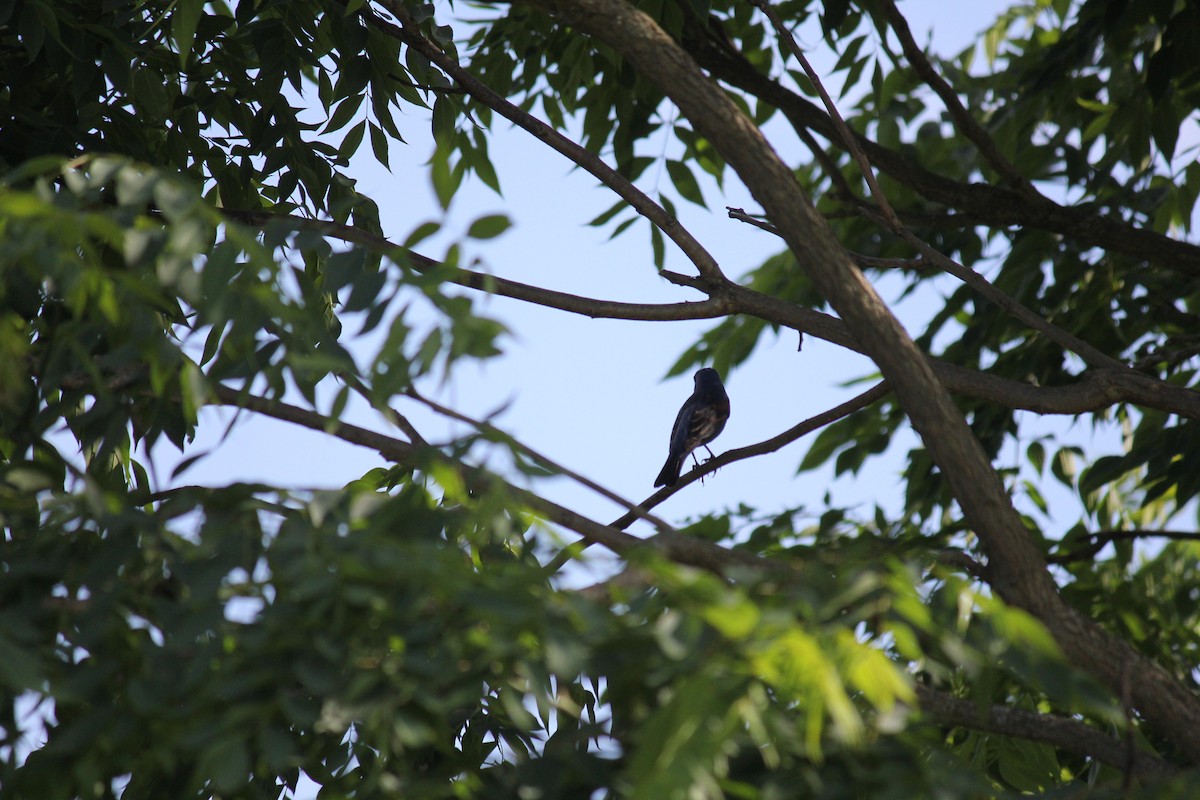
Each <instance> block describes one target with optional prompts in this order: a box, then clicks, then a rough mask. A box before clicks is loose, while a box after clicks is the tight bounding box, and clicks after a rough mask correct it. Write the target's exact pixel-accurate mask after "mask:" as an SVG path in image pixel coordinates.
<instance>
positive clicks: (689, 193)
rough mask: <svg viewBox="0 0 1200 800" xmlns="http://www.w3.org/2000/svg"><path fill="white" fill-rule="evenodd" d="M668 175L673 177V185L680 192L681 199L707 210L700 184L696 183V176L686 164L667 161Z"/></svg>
mask: <svg viewBox="0 0 1200 800" xmlns="http://www.w3.org/2000/svg"><path fill="white" fill-rule="evenodd" d="M667 174H668V175H670V176H671V183H673V184H675V190H676V191H677V192H679V196H680V197H682V198H683V199H685V200H690V201H692V202H693V203H695V204H696V205H698V206H701V207H704V208H707V206H706V205H705V204H704V195H703V194H702V193H701V192H700V184H698V183H696V176H695V175H693V174H692V171H691V170H690V169H688V166H687V165H686V164H684V163H683V162H681V161H674V160H672V159H667Z"/></svg>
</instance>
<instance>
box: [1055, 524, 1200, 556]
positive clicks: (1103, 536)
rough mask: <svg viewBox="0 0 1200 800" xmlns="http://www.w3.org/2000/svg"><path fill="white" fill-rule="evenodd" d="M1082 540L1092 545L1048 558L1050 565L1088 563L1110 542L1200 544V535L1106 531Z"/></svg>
mask: <svg viewBox="0 0 1200 800" xmlns="http://www.w3.org/2000/svg"><path fill="white" fill-rule="evenodd" d="M1081 538H1084V539H1091V540H1092V542H1091V543H1090V544H1086V545H1083V546H1082V547H1078V548H1076V549H1074V550H1068V551H1067V552H1065V553H1055V554H1054V555H1049V556H1047V557H1046V562H1047V563H1048V564H1066V563H1068V562H1071V561H1086V560H1087V559H1089V558H1092V557H1093V556H1095V555H1096V554H1097V553H1099V552H1100V551H1101V550H1103V549H1104V548H1105V546H1106V545H1108V544H1109V543H1110V542H1125V541H1131V540H1134V539H1170V540H1172V541H1176V542H1200V533H1193V532H1190V531H1156V530H1147V529H1143V528H1137V529H1134V530H1105V531H1096V532H1094V533H1085V534H1084V535H1083V536H1082V537H1081Z"/></svg>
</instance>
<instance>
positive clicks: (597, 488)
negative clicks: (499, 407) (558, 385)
mask: <svg viewBox="0 0 1200 800" xmlns="http://www.w3.org/2000/svg"><path fill="white" fill-rule="evenodd" d="M404 393H405V395H407V396H408V397H411V398H412V399H413V400H416V401H417V402H418V403H421V404H423V405H424V406H426V407H427V408H429V409H432V410H433V411H435V412H437V413H438V414H441V415H442V416H445V417H449V418H450V419H453V420H457V421H459V422H464V423H466V424H467V425H470V426H471V427H473V428H475V429H476V430H478V431H480V432H482V433H485V434H487V435H488V436H491V437H493V438H495V439H498V440H502V441H504V442H505V443H506V444H508V445H509V446H510V447H513V448H515V449H517V450H519V451H520V452H521V453H523V454H524V455H525V456H526V457H528V458H530V459H532V460H533V461H535V462H539V463H541V464H545V465H546V466H548V467H549V468H550V469H552V470H554V471H555V472H557V473H559V474H562V475H565V476H567V477H568V478H570V479H571V480H573V481H575V482H576V483H578V484H579V485H580V486H584V487H586V488H588V489H591V490H592V491H593V492H595V493H596V494H598V495H600V496H601V497H604V498H606V499H608V500H611V501H612V502H614V503H616V504H617V505H619V506H623V507H624V508H626V509H628V510H629V513H631V514H635V515H636V516H637V517H639V518H641V519H644V520H646V521H647V522H649V523H650V524H651V525H653V526H654V527H655V529H656V530H658V531H659V532H664V531H672V530H674V528H672V527H671V526H670V525H668V524H667V523H666V522H664V521H663V520H662V519H661V518H660V517H656V516H654V515H653V514H650V513H647V512H646V511H644V510H643V509H641V508H640V507H638V506H635V505H634V504H633V503H631V502H630V501H629V500H626V499H625V498H624V497H621V496H620V495H619V494H617V493H616V492H613V491H610V490H608V489H606V488H605V487H603V486H601V485H600V484H598V483H596V482H595V481H593V480H591V479H590V478H587V477H585V476H583V475H580V474H579V473H578V472H575V471H574V470H570V469H567V468H566V467H564V466H562V465H561V464H559V463H557V462H555V461H553V460H552V459H550V458H548V457H547V456H544V455H542V454H541V453H539V452H538V451H536V450H534V449H533V448H532V447H529V446H528V445H525V444H522V443H521V442H519V441H517V440H516V438H514V437H513V436H510V435H509V434H507V433H505V432H504V431H502V430H500V429H499V428H497V427H496V426H495V425H492V424H491V423H489V422H484V421H482V420H477V419H472V418H471V417H468V416H467V415H466V414H462V413H460V412H458V411H455V410H454V409H452V408H447V407H446V406H443V405H442V404H441V403H438V402H435V401H433V400H430V399H429V398H427V397H425V396H424V395H421V394H420V393H418V392H417V390H416V389H413V388H412V387H411V386H410V387H409V388H408V389H407V390H406V391H405V392H404Z"/></svg>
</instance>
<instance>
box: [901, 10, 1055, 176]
mask: <svg viewBox="0 0 1200 800" xmlns="http://www.w3.org/2000/svg"><path fill="white" fill-rule="evenodd" d="M881 5H882V7H883V15H884V16H885V17H886V18H887V21H888V24H889V25H891V27H892V30H893V31H895V33H896V38H898V39H899V40H900V47H901V49H903V50H904V57H905V58H907V59H908V63H909V64H911V65H912V68H913V70H914V71H916V73H917V75H919V76H920V78H921V80H923V81H925V83H926V84H928V85H929V88H931V89H933V91H934V92H936V93H937V96H938V97H940V98H942V102H943V103H944V104H945V105H946V110H947V111H948V112H950V118H951V119H952V120H954V125H955V127H957V128H958V129H959V130H960V131H961V132H962V134H963V135H964V136H966V137H967V139H969V140H970V141H971V143H972V144H974V145H975V147H976V149H978V150H979V153H980V155H982V156H983V157H984V159H985V160H986V161H987V162H988V164H990V165H991V167H992V169H994V170H996V173H997V174H998V175H999V176H1000V177H1001V179H1002V180H1003V181H1004V182H1005V183H1007V184H1009V185H1010V186H1012V187H1013V188H1014V189H1016V190H1018V191H1019V192H1021V193H1022V194H1024V195H1026V196H1028V197H1030V198H1032V199H1034V200H1044V199H1045V198H1044V197H1043V196H1042V195H1041V193H1040V192H1038V190H1037V189H1035V188H1034V186H1033V184H1032V183H1030V182H1029V179H1028V178H1026V177H1025V176H1024V175H1023V174H1021V171H1020V170H1018V169H1017V168H1016V167H1014V166H1013V165H1012V162H1011V161H1009V160H1008V159H1007V158H1005V157H1004V154H1003V153H1001V152H1000V148H999V147H997V146H996V141H995V140H994V139H992V137H991V136H989V135H988V132H987V131H986V130H984V129H983V126H982V125H980V124H979V122H978V121H977V120H976V119H975V118H974V117H973V116H971V114H970V112H968V111H967V109H966V108H965V107H964V106H963V104H962V101H961V100H959V99H958V95H957V94H955V92H954V89H953V88H952V87H951V86H950V84H949V83H947V82H946V80H945V79H944V78H943V77H942V76H941V75H939V74H938V72H937V70H935V69H934V68H933V64H931V63H930V62H929V58H928V57H927V56H926V55H925V52H924V51H923V50H921V48H920V47H918V46H917V42H916V40H915V39H914V38H913V35H912V30H911V29H910V28H909V27H908V20H906V19H905V18H904V15H902V14H901V13H900V9H898V8H896V4H895V3H894V2H892V0H882V3H881Z"/></svg>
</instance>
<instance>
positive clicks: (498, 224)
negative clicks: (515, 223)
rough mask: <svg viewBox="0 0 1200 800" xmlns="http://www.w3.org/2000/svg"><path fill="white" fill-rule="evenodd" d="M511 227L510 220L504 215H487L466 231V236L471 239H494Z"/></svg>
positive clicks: (473, 223)
mask: <svg viewBox="0 0 1200 800" xmlns="http://www.w3.org/2000/svg"><path fill="white" fill-rule="evenodd" d="M510 227H512V220H510V219H509V218H508V216H507V215H505V214H489V215H488V216H485V217H479V218H478V219H476V220H475V221H474V222H472V223H471V227H470V228H468V229H467V236H468V237H470V238H472V239H495V238H496V237H497V236H499V235H500V234H502V233H504V232H505V231H506V230H508V229H509V228H510Z"/></svg>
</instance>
